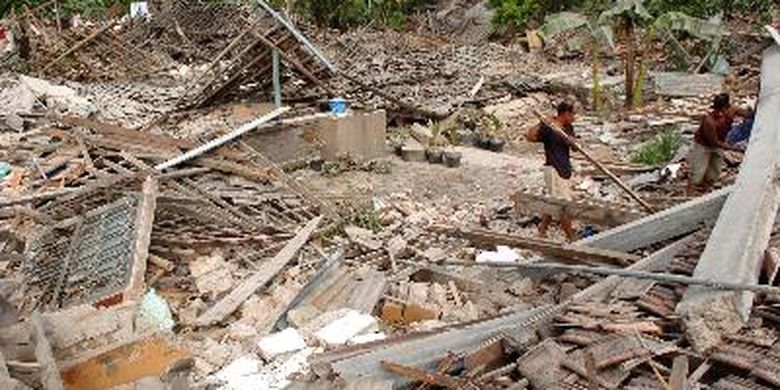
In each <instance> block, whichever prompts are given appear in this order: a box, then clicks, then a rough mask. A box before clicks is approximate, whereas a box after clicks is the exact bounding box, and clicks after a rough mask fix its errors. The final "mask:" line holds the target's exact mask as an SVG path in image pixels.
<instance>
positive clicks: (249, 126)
mask: <svg viewBox="0 0 780 390" xmlns="http://www.w3.org/2000/svg"><path fill="white" fill-rule="evenodd" d="M289 110H290V107H280V108H277V109H275V110H273V111H271V112H270V113H268V114H265V115H263V116H261V117H260V118H257V119H255V120H253V121H251V122H249V123H246V124H244V125H243V126H241V127H239V128H238V129H236V130H234V131H231V132H230V133H227V134H225V135H223V136H221V137H218V138H215V139H213V140H211V141H209V142H207V143H205V144H203V145H201V146H199V147H197V148H195V149H191V150H189V151H188V152H186V153H184V154H182V155H180V156H176V157H174V158H172V159H170V160H168V161H165V162H163V163H161V164H158V165H156V166H155V167H154V169H155V170H158V171H163V170H166V169H168V168H171V167H174V166H176V165H179V164H181V163H183V162H185V161H189V160H191V159H193V158H195V157H198V156H200V155H202V154H204V153H206V152H208V151H210V150H212V149H215V148H218V147H220V146H222V145H224V144H226V143H228V142H230V141H232V140H234V139H236V138H238V137H241V136H242V135H244V134H246V133H248V132H250V131H252V130H254V129H255V128H257V126H260V125H262V124H264V123H267V122H269V121H271V120H273V119H275V118H277V117H278V116H280V115H282V114H284V113H285V112H287V111H289Z"/></svg>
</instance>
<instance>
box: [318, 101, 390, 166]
mask: <svg viewBox="0 0 780 390" xmlns="http://www.w3.org/2000/svg"><path fill="white" fill-rule="evenodd" d="M318 128H319V132H318V138H319V141H320V142H321V144H320V155H321V157H322V158H323V159H325V160H337V159H339V158H340V157H342V156H345V155H348V156H350V158H353V159H356V160H372V159H376V158H380V157H384V156H385V155H386V154H387V147H386V145H385V134H386V132H387V115H386V113H385V111H384V110H379V111H373V112H368V113H350V114H348V115H346V116H343V117H338V118H335V117H333V118H326V119H323V120H321V121H320V122H319V123H318Z"/></svg>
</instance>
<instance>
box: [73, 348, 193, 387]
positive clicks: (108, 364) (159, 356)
mask: <svg viewBox="0 0 780 390" xmlns="http://www.w3.org/2000/svg"><path fill="white" fill-rule="evenodd" d="M169 344H170V343H169V342H168V341H167V340H165V339H164V338H162V337H161V336H152V337H147V338H144V339H142V340H138V341H133V342H130V343H127V344H124V345H121V346H118V347H116V348H114V349H112V350H109V351H106V352H104V353H102V354H100V355H98V356H96V357H93V358H91V359H89V360H86V361H83V362H79V363H78V364H76V365H75V366H73V367H70V368H68V369H66V370H63V373H62V378H63V380H64V381H65V383H67V385H68V388H69V389H80V390H102V389H110V388H114V387H116V386H120V385H123V384H128V383H132V382H134V381H137V380H139V379H142V378H147V377H157V378H170V377H173V376H174V374H175V373H177V372H179V371H185V372H186V371H188V368H189V367H191V366H192V363H193V362H192V359H191V357H190V353H189V352H188V351H185V350H182V349H177V348H175V347H173V346H171V345H169ZM166 388H167V387H166ZM174 388H175V387H174Z"/></svg>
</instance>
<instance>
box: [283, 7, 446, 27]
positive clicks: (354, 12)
mask: <svg viewBox="0 0 780 390" xmlns="http://www.w3.org/2000/svg"><path fill="white" fill-rule="evenodd" d="M430 2H431V1H430V0H298V1H296V3H295V12H296V13H298V14H299V15H301V16H303V17H305V18H308V19H310V20H311V21H313V22H314V23H316V24H318V25H320V26H328V27H333V28H348V27H356V26H362V25H366V24H369V23H371V22H378V23H379V24H381V25H384V26H386V27H390V28H396V29H401V28H403V27H404V26H405V25H406V18H407V15H408V14H409V13H411V12H413V11H414V10H415V9H417V8H418V7H419V6H421V5H424V4H426V3H430Z"/></svg>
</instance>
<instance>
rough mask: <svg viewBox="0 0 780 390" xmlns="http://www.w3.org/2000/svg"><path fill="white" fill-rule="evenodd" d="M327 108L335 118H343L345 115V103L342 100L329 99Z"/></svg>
mask: <svg viewBox="0 0 780 390" xmlns="http://www.w3.org/2000/svg"><path fill="white" fill-rule="evenodd" d="M328 106H329V107H330V113H331V114H333V115H335V116H343V115H345V114H346V113H347V101H346V100H344V99H342V98H336V99H331V100H330V102H328Z"/></svg>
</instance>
